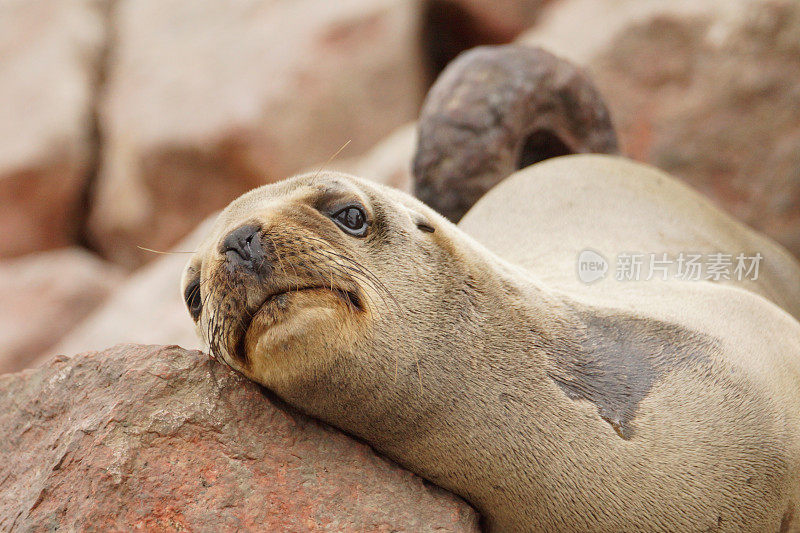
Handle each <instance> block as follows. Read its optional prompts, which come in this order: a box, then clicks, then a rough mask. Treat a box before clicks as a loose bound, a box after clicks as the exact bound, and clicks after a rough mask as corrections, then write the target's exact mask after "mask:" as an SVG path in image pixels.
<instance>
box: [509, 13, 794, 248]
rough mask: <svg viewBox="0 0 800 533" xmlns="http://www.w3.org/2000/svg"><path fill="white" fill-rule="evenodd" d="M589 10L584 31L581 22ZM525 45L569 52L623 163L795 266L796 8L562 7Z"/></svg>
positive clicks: (544, 21)
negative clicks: (766, 242) (590, 85)
mask: <svg viewBox="0 0 800 533" xmlns="http://www.w3.org/2000/svg"><path fill="white" fill-rule="evenodd" d="M589 4H591V5H593V6H595V7H594V8H593V10H590V12H589V14H587V15H585V16H586V17H593V19H594V20H595V23H594V24H590V25H589V30H588V31H584V26H583V25H582V24H581V18H580V17H579V16H577V14H578V13H579V12H580V8H581V7H588V5H589ZM600 12H602V14H600ZM609 28H612V29H613V31H610V32H609V31H608V29H609ZM601 32H603V33H606V34H607V35H606V36H605V37H604V38H600V37H596V38H592V37H591V36H592V35H593V34H595V33H598V34H599V33H601ZM570 33H574V34H575V35H579V36H582V38H581V39H578V40H577V44H575V43H569V44H568V43H567V40H566V39H564V38H563V37H564V36H566V35H568V34H570ZM587 35H588V36H587ZM559 36H561V37H559ZM523 40H524V41H525V42H529V43H536V44H539V45H544V46H547V47H549V48H551V49H555V50H558V51H559V52H561V53H564V52H565V51H566V50H567V49H568V48H569V47H570V46H572V47H574V48H573V50H572V52H567V56H568V57H569V56H570V54H571V55H572V57H573V58H574V59H577V60H579V61H582V62H583V64H585V65H586V67H587V69H588V70H589V71H590V73H591V74H592V76H593V78H594V80H595V81H596V83H597V86H598V87H599V88H600V91H601V92H602V93H603V94H604V96H605V98H606V99H607V101H608V104H609V107H610V108H611V111H612V116H613V117H614V121H615V124H616V126H617V129H618V131H619V133H620V139H621V144H622V148H623V152H624V153H626V154H628V155H630V156H631V157H633V158H635V159H638V160H640V161H645V162H649V163H652V164H654V165H656V166H658V167H660V168H662V169H664V170H666V171H668V172H670V173H671V174H673V175H676V176H678V177H680V178H682V179H683V180H685V181H686V182H688V183H689V184H690V185H692V186H693V187H694V188H696V189H698V190H700V191H701V192H703V193H704V194H706V195H707V196H709V197H710V198H711V199H712V200H713V201H714V202H715V203H716V204H717V205H719V206H720V207H722V208H723V209H725V210H726V211H728V212H729V213H731V214H733V215H734V216H736V217H737V218H739V219H740V220H742V221H744V222H746V223H747V224H749V225H751V226H752V227H754V228H756V229H758V230H759V231H762V232H764V233H765V234H767V235H769V236H770V237H772V238H774V239H775V240H777V241H778V242H780V243H781V244H783V245H784V246H786V247H787V248H788V249H789V250H790V251H791V252H792V253H794V254H795V255H796V256H798V257H800V157H799V156H798V154H800V90H798V87H800V4H799V3H797V2H794V1H791V0H735V1H728V0H726V1H723V2H719V1H716V0H715V1H711V2H684V1H683V0H679V1H676V2H674V3H673V2H669V3H667V2H660V1H659V0H645V1H640V0H625V1H620V0H615V1H611V0H604V1H601V2H596V1H595V0H591V1H590V2H587V1H570V0H566V1H564V2H560V3H558V4H554V5H553V6H552V8H551V10H550V11H549V12H548V13H547V14H545V15H543V16H542V26H541V27H538V28H536V29H534V30H532V31H531V33H530V34H528V35H526V36H525V37H523Z"/></svg>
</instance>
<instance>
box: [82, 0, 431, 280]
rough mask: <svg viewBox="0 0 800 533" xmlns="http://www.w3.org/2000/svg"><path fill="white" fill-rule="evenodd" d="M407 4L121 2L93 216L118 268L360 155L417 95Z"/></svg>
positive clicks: (410, 114) (413, 9)
mask: <svg viewBox="0 0 800 533" xmlns="http://www.w3.org/2000/svg"><path fill="white" fill-rule="evenodd" d="M417 6H418V4H417V3H416V2H406V1H404V0H378V1H375V0H347V1H343V2H320V1H318V0H298V1H293V2H278V1H274V0H273V1H267V2H263V1H256V0H248V1H244V2H237V3H234V4H230V3H218V2H212V3H208V2H195V1H193V0H184V1H180V2H170V3H168V4H165V3H164V2H161V1H159V0H136V1H122V2H120V3H119V4H118V6H117V9H116V11H115V16H114V20H115V22H116V26H117V35H116V39H115V47H114V53H113V61H112V66H111V69H110V71H109V76H108V84H107V91H106V97H105V99H104V101H103V105H102V126H103V128H102V131H103V133H104V137H105V139H104V141H105V145H104V150H103V165H102V172H101V176H100V180H99V183H98V187H97V194H96V196H95V197H94V202H93V203H94V207H93V211H92V215H91V219H90V233H91V236H92V239H93V242H94V243H95V244H96V245H97V246H98V247H99V249H100V250H102V252H103V253H104V254H105V255H106V256H107V257H109V258H111V259H112V260H114V261H115V262H119V263H122V264H126V265H129V266H135V265H138V264H140V263H142V262H143V261H144V260H146V259H147V258H148V256H146V255H145V254H144V252H141V251H140V250H138V249H137V248H136V246H137V245H141V246H146V247H149V248H155V249H160V250H163V249H167V248H169V247H170V246H172V245H174V244H175V242H176V241H177V240H178V239H179V238H180V237H182V236H183V235H185V234H186V233H187V232H188V231H189V230H190V229H191V228H193V227H194V226H195V225H196V224H197V223H199V222H200V221H201V220H202V219H203V218H204V217H205V216H207V215H208V214H209V213H211V212H213V211H215V210H217V209H220V208H222V207H224V206H225V205H227V204H228V203H229V202H230V201H231V200H232V199H233V198H235V197H236V196H238V195H239V194H241V193H242V192H244V191H245V190H247V189H249V188H252V187H254V186H257V185H260V184H263V183H267V182H271V181H275V180H278V179H282V178H285V177H287V176H288V175H290V174H292V173H295V172H297V171H298V170H300V169H301V168H304V167H306V166H308V165H313V164H315V163H317V162H319V163H322V162H324V161H325V160H326V159H327V158H328V157H330V156H331V155H332V154H333V153H334V152H336V150H337V149H339V148H340V147H341V146H342V145H343V144H344V143H345V142H347V141H348V140H349V141H351V142H350V146H349V147H348V153H350V154H359V153H361V152H362V151H364V150H365V149H367V148H368V147H370V146H371V145H372V144H373V143H375V142H376V141H378V140H379V139H381V138H382V137H383V136H384V135H385V134H387V133H388V132H390V131H392V130H393V129H394V128H395V127H396V126H399V125H400V124H403V123H405V122H407V121H408V120H410V119H412V118H414V116H416V113H417V109H418V106H419V103H420V101H421V99H422V97H423V94H424V85H423V84H424V82H425V75H424V74H425V73H424V68H423V62H422V59H421V50H420V46H419V24H420V20H419V19H420V17H419V10H418V7H417Z"/></svg>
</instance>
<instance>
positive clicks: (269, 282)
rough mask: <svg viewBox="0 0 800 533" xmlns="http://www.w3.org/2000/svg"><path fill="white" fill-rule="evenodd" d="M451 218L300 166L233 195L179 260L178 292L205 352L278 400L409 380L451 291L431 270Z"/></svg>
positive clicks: (448, 252)
mask: <svg viewBox="0 0 800 533" xmlns="http://www.w3.org/2000/svg"><path fill="white" fill-rule="evenodd" d="M453 229H454V228H453V227H452V224H450V223H449V222H448V221H447V220H445V219H444V218H443V217H441V216H439V215H437V214H436V213H435V212H434V211H433V210H431V209H430V208H428V207H426V206H425V205H424V204H422V203H420V202H418V201H417V200H415V199H414V198H412V197H410V196H408V195H406V194H404V193H401V192H399V191H396V190H394V189H390V188H388V187H384V186H381V185H378V184H375V183H371V182H368V181H366V180H362V179H358V178H355V177H352V176H348V175H345V174H340V173H334V172H319V173H316V174H305V175H300V176H296V177H294V178H290V179H288V180H285V181H282V182H279V183H275V184H271V185H266V186H263V187H260V188H258V189H255V190H253V191H250V192H249V193H246V194H245V195H243V196H241V197H240V198H238V199H237V200H235V201H233V202H232V203H231V204H230V205H229V206H228V207H227V208H226V209H225V210H224V211H223V212H222V213H221V214H220V215H219V217H218V219H217V220H216V222H215V223H214V225H213V227H212V229H211V232H210V234H209V235H208V237H207V238H206V239H205V240H204V242H203V243H202V244H201V245H200V246H199V248H198V249H197V251H196V252H195V253H194V255H193V257H192V258H191V260H190V261H189V263H188V264H187V266H186V268H185V270H184V274H183V279H182V292H183V295H184V298H185V301H186V305H187V307H188V310H189V313H190V315H191V316H192V319H193V320H194V321H195V324H196V328H197V332H198V334H199V336H200V337H201V338H202V339H203V340H204V341H205V342H206V343H207V344H208V347H209V349H210V351H211V352H212V354H213V355H214V356H216V357H217V358H218V359H221V360H222V361H224V362H225V363H227V364H228V365H229V366H231V367H232V368H234V369H235V370H238V371H240V372H241V373H243V374H244V375H245V376H247V377H249V378H250V379H252V380H254V381H257V382H259V383H261V384H263V385H265V386H267V387H269V388H271V389H273V390H274V391H276V392H278V394H279V395H281V396H284V397H288V398H287V399H293V400H295V401H296V402H298V403H301V404H307V403H308V398H307V397H306V398H302V397H301V396H303V395H304V394H305V395H308V394H310V392H309V391H312V390H313V391H314V394H317V393H320V391H321V390H322V389H326V388H329V389H330V390H331V391H333V392H335V391H337V390H339V389H340V388H342V387H346V386H347V385H348V384H350V385H352V383H353V381H354V380H355V381H359V380H361V381H362V382H364V383H365V384H366V382H367V381H374V382H376V383H378V382H385V379H387V378H388V379H395V380H397V379H400V380H402V379H403V378H404V376H407V375H408V376H413V379H417V377H418V376H417V372H416V370H415V369H414V365H413V363H414V362H417V361H418V359H419V357H420V356H421V355H422V354H421V352H422V351H423V350H424V347H425V346H429V345H431V344H435V343H436V342H437V340H436V339H435V338H432V337H433V336H434V335H441V334H442V333H441V332H442V331H443V329H442V328H441V327H440V326H439V327H436V328H434V327H432V326H433V322H435V321H436V316H435V315H436V314H441V315H443V316H445V315H448V314H450V313H434V314H432V310H441V309H443V308H445V307H446V306H447V305H448V303H447V302H448V301H449V300H450V299H452V298H453V295H452V294H449V293H450V292H452V291H449V290H448V288H447V284H439V283H432V282H431V280H435V279H438V278H440V277H441V276H442V272H445V271H447V270H448V269H449V270H452V268H451V267H452V265H453V261H452V253H453V247H452V246H450V245H449V243H448V238H447V236H446V234H447V233H448V232H452V231H453ZM453 275H456V274H455V273H454V272H450V273H449V274H446V277H447V276H453ZM453 305H454V306H457V305H459V304H458V302H453ZM444 331H445V333H446V328H445V330H444ZM442 342H443V341H442ZM354 373H355V374H356V375H355V377H354V376H353V374H354ZM360 373H362V374H363V375H359V374H360ZM367 373H369V376H367V375H366V374H367ZM345 374H347V377H345ZM398 375H399V377H398ZM337 376H340V377H341V378H342V380H341V381H342V382H338V378H337ZM344 382H346V383H344ZM304 391H305V392H304Z"/></svg>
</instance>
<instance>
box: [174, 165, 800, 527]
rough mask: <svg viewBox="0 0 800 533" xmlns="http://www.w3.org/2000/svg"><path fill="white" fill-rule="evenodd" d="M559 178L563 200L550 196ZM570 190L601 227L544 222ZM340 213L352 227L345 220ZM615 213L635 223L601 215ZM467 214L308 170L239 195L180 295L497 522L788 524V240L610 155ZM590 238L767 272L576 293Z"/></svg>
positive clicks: (241, 355) (529, 179)
mask: <svg viewBox="0 0 800 533" xmlns="http://www.w3.org/2000/svg"><path fill="white" fill-rule="evenodd" d="M558 176H566V180H567V182H566V184H565V192H564V193H563V194H560V195H559V194H551V195H548V194H546V193H548V192H553V193H554V192H556V191H555V189H557V187H555V186H553V187H552V190H551V189H550V188H549V187H550V185H549V184H550V183H551V180H555V179H556V178H557V177H558ZM581 176H583V177H581ZM605 177H609V181H608V185H609V187H610V188H611V189H614V188H615V187H616V188H617V189H618V190H617V191H616V194H617V195H618V197H619V198H620V199H621V200H623V203H622V204H621V205H618V206H614V211H613V212H612V213H608V212H607V211H605V207H604V205H605V202H607V200H608V198H612V197H613V196H614V192H613V191H612V193H610V195H607V196H604V195H598V194H593V193H592V192H591V190H590V189H591V187H593V186H597V187H602V186H603V185H602V181H601V180H602V179H604V178H605ZM630 180H633V181H636V180H639V181H641V182H643V183H644V185H642V184H639V185H642V187H640V188H639V189H637V185H636V184H633V185H632V184H631V182H630ZM552 183H555V182H554V181H553V182H552ZM662 185H663V187H662ZM581 187H583V188H584V192H585V193H586V194H582V193H581V192H580V191H581ZM659 188H663V189H665V190H668V191H669V192H668V193H664V194H662V193H663V191H661V192H659ZM626 194H627V195H628V196H627V197H626V196H625V195H626ZM570 198H573V199H579V200H576V201H577V202H578V204H580V203H581V202H583V205H578V206H577V207H576V209H577V210H576V211H575V214H576V215H580V213H586V211H587V210H589V211H592V209H593V212H591V213H586V214H587V215H591V216H592V217H600V218H595V219H593V218H588V219H586V220H589V221H591V220H596V224H597V229H596V230H595V231H593V230H592V228H591V224H590V223H587V222H586V220H583V219H582V220H573V219H571V218H570V217H568V216H565V217H562V218H561V219H560V220H559V218H558V217H557V216H556V215H555V214H554V213H557V212H559V211H562V212H564V213H568V212H569V211H570V208H569V206H568V203H569V201H570ZM660 198H661V199H660ZM547 203H550V204H551V206H552V208H551V209H550V210H548V209H538V206H540V205H541V204H547ZM701 204H702V205H701ZM353 205H355V206H358V209H363V213H364V215H365V218H366V219H367V220H368V224H367V227H368V230H367V231H366V232H365V233H364V234H363V235H360V236H354V235H352V234H348V233H347V232H345V231H344V229H343V227H342V226H341V224H342V223H343V222H342V220H344V223H345V224H347V223H349V222H351V221H355V222H358V220H359V217H358V216H356V215H355V214H353V213H354V212H350V211H346V210H345V211H342V209H350V208H349V207H347V206H353ZM692 205H694V207H691V208H687V212H686V213H682V212H680V211H678V212H675V211H674V210H675V209H678V210H680V209H681V208H682V206H683V207H685V206H692ZM525 206H528V207H530V208H529V209H526V208H525ZM592 206H594V207H592ZM698 206H699V207H698ZM659 210H660V211H659ZM657 211H659V212H658V216H655V215H652V216H647V215H648V214H649V213H653V212H657ZM341 213H345V216H344V218H342V217H341ZM548 213H549V214H548ZM625 213H632V215H631V216H629V217H628V219H627V223H629V224H631V231H630V232H629V233H626V232H625V231H616V233H615V232H614V231H611V230H612V229H613V228H609V227H604V226H603V224H605V223H608V224H610V225H611V226H613V224H611V223H609V222H608V221H605V222H604V221H603V217H610V216H620V217H624V216H625ZM350 215H352V216H350ZM634 215H635V216H634ZM541 216H543V218H539V217H541ZM336 217H339V218H338V219H337V218H336ZM687 217H688V220H687ZM692 217H694V221H692ZM334 219H337V220H339V222H336V223H334ZM651 219H655V220H656V222H652V220H651ZM651 222H652V223H656V226H655V229H651V230H648V226H647V225H648V224H651ZM548 224H549V225H550V226H548ZM570 224H573V226H570ZM659 224H660V226H659ZM354 225H355V224H354ZM462 225H463V228H464V230H465V231H462V230H460V229H458V228H457V227H456V226H454V225H452V224H451V223H450V222H448V221H446V220H445V219H444V218H442V217H441V216H439V215H437V214H436V213H435V212H433V211H432V210H431V209H429V208H427V207H426V206H425V205H424V204H422V203H420V202H418V201H416V200H414V199H413V198H411V197H409V196H407V195H405V194H403V193H400V192H398V191H394V190H391V189H389V188H385V187H381V186H379V185H376V184H371V183H369V182H366V181H364V180H360V179H356V178H352V177H347V176H343V175H339V174H333V173H319V174H318V175H305V176H300V177H297V178H293V179H291V180H287V181H285V182H283V183H280V184H277V185H271V186H266V187H263V188H260V189H256V190H255V191H252V192H250V193H248V194H247V195H245V196H244V197H242V198H240V199H239V200H237V201H235V202H234V203H232V204H231V205H230V206H229V207H228V208H227V209H226V210H225V211H224V212H223V214H222V215H221V216H220V219H219V220H218V222H217V223H216V226H215V229H214V230H213V231H212V234H211V235H210V236H209V238H208V239H207V240H206V242H205V243H204V245H203V246H202V247H201V248H200V249H199V250H198V252H197V253H196V254H195V257H193V259H192V260H191V261H190V263H189V265H188V266H187V270H186V272H185V275H184V282H183V287H184V289H185V293H186V294H187V297H188V298H189V301H190V309H192V310H193V311H192V312H193V314H194V316H196V321H197V325H198V331H199V333H200V335H201V336H202V337H203V338H205V339H206V340H207V341H208V342H209V344H210V346H211V348H212V351H213V352H214V353H215V355H217V356H218V357H219V358H221V359H223V360H224V361H226V362H227V363H228V364H230V365H231V366H232V367H233V368H236V369H238V370H240V371H241V372H243V373H244V374H245V375H247V376H248V377H250V378H251V379H254V380H256V381H258V382H260V383H262V384H264V385H265V386H267V387H268V388H270V389H272V390H273V391H275V392H276V393H277V394H278V395H280V396H281V397H283V398H284V399H285V400H287V401H288V402H289V403H292V404H294V405H296V406H298V407H299V408H301V409H303V410H304V411H306V412H308V413H309V414H311V415H313V416H316V417H319V418H321V419H323V420H325V421H327V422H329V423H331V424H333V425H336V426H338V427H340V428H342V429H344V430H345V431H348V432H350V433H351V434H353V435H356V436H358V437H360V438H363V439H365V440H366V441H368V442H369V443H370V444H372V445H373V446H374V447H375V448H376V449H377V450H379V451H381V452H382V453H384V454H386V455H387V456H389V457H391V458H393V459H395V460H396V461H398V462H399V463H401V464H403V465H404V466H406V467H407V468H409V469H410V470H412V471H414V472H416V473H418V474H420V475H422V476H423V477H425V478H427V479H429V480H430V481H432V482H434V483H436V484H438V485H440V486H442V487H445V488H447V489H449V490H452V491H453V492H455V493H457V494H459V495H461V496H462V497H464V498H465V499H467V500H468V501H469V502H471V503H472V504H473V505H474V506H475V507H476V508H477V509H478V510H479V511H480V512H481V513H482V515H483V516H484V518H485V520H486V524H487V526H488V528H489V529H490V530H492V531H623V530H625V531H689V530H692V531H695V530H696V531H702V530H709V531H795V530H797V529H798V519H796V518H795V517H796V513H797V512H798V511H797V510H798V506H800V323H798V322H797V320H796V319H795V318H794V317H793V316H791V314H790V313H791V312H794V310H795V308H794V307H792V303H793V301H792V299H791V296H792V291H796V290H797V288H796V287H792V286H791V283H792V280H794V279H797V278H795V277H793V276H797V275H798V272H800V270H798V267H797V265H796V263H794V262H793V260H792V259H791V258H790V257H789V256H788V255H786V254H785V252H784V251H783V250H781V249H780V248H779V247H777V246H776V245H774V244H772V243H771V242H769V241H767V240H766V239H764V238H763V237H760V236H758V235H757V234H755V233H753V232H751V231H750V230H747V229H746V228H744V227H743V226H741V225H739V224H736V223H734V222H733V221H731V220H730V219H729V218H728V217H726V216H725V215H723V214H722V213H720V212H719V211H717V210H715V209H714V208H713V207H711V206H710V205H708V204H706V203H703V202H702V201H701V199H700V198H699V197H698V195H696V194H695V193H692V192H691V191H689V190H688V189H684V188H682V187H680V186H675V185H674V184H673V183H672V180H671V178H669V177H667V176H665V175H663V174H661V173H658V172H656V171H654V170H652V169H649V168H647V167H644V166H642V165H637V164H634V163H631V162H628V161H626V160H623V159H620V158H612V157H607V156H570V157H564V158H558V159H555V160H552V161H548V162H545V163H540V164H538V165H535V166H534V167H532V168H530V169H528V170H526V171H523V172H520V173H518V174H516V175H514V176H512V177H510V178H509V179H508V180H507V181H506V182H503V183H502V184H501V185H500V186H499V187H498V188H496V189H494V190H493V191H491V192H490V193H489V194H488V195H487V196H486V197H485V198H484V199H483V200H481V201H480V202H479V203H478V204H477V205H476V207H475V208H474V209H473V211H471V212H470V213H468V214H467V216H466V217H465V219H464V220H463V222H462ZM625 227H626V226H625V225H624V224H622V223H621V222H620V223H619V228H622V229H624V228H625ZM241 228H245V229H246V231H242V230H241ZM254 228H257V231H255V232H254ZM574 228H579V229H581V230H583V229H585V230H586V234H585V237H584V236H582V235H581V234H580V233H574V232H572V230H573V229H574ZM671 229H674V230H675V231H674V233H670V230H671ZM687 230H691V231H688V232H687ZM237 231H238V233H237ZM347 231H350V230H347ZM609 232H610V233H611V234H613V235H611V234H610V233H609ZM468 233H471V234H472V235H474V236H475V238H473V237H471V236H470V235H468ZM244 237H246V238H244ZM584 238H585V242H584ZM476 239H477V240H476ZM479 241H480V242H479ZM226 243H228V244H226ZM231 243H233V244H231ZM237 243H238V244H237ZM717 245H719V246H721V247H722V248H721V249H717V248H716V247H717ZM729 246H731V247H732V249H729V248H728V247H729ZM753 246H755V247H756V248H755V249H754V248H752V247H753ZM583 247H593V248H595V249H597V250H599V251H601V252H602V253H603V254H606V255H610V254H612V253H618V252H620V251H637V250H638V251H642V252H662V251H663V252H673V251H676V250H682V249H683V248H684V247H688V248H689V250H699V251H702V250H705V249H706V248H707V247H710V248H711V249H714V251H717V250H718V251H731V252H738V251H740V250H741V251H745V252H748V253H749V252H753V251H760V252H761V253H762V254H764V256H765V259H764V265H765V268H766V265H767V264H768V263H771V268H772V269H771V270H767V269H765V270H764V271H762V277H761V278H760V279H759V280H756V281H754V282H743V283H738V282H737V281H736V280H729V281H726V282H711V281H696V282H695V281H691V282H690V281H675V280H670V281H658V280H655V279H653V280H650V281H641V282H634V281H631V282H627V283H624V282H617V281H616V280H614V279H605V280H603V281H599V282H597V283H595V284H592V285H586V284H583V283H581V282H579V281H577V280H576V274H575V255H574V252H575V251H576V250H575V249H578V251H579V249H580V248H583ZM574 248H575V249H574ZM687 251H688V250H687ZM326 280H327V281H326ZM194 288H196V294H197V298H195V299H192V298H191V296H192V295H193V294H194V293H193V289H194ZM198 302H199V305H198V306H196V307H197V308H195V307H193V305H192V304H198Z"/></svg>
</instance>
